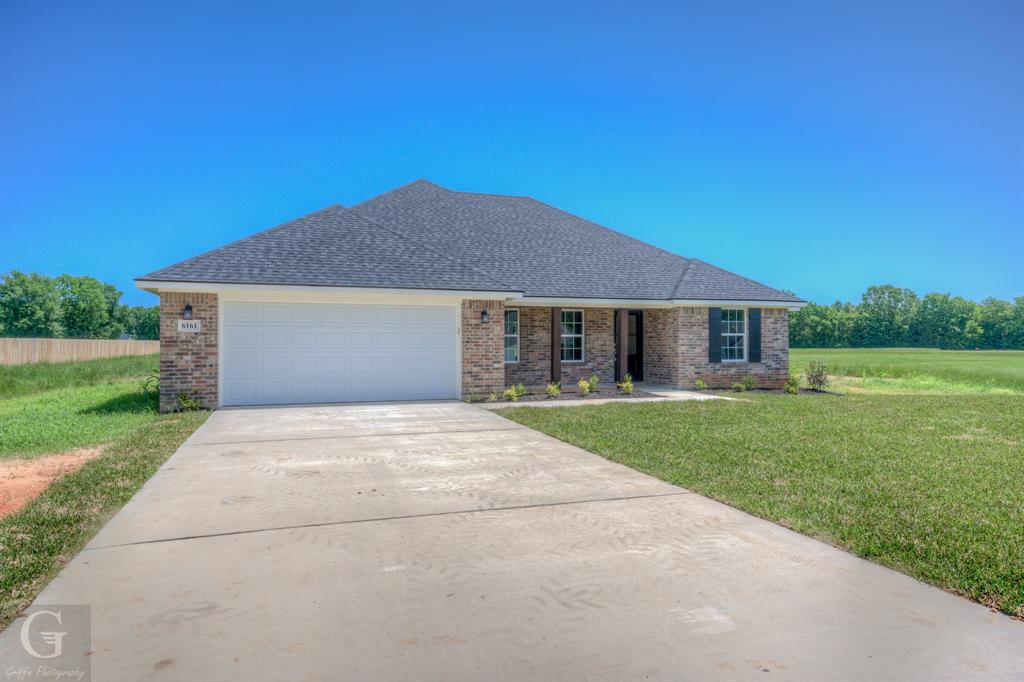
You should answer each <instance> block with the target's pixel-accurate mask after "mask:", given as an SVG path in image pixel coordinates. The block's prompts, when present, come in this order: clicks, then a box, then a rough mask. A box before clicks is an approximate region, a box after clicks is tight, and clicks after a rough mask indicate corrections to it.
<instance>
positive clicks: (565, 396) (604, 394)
mask: <svg viewBox="0 0 1024 682" xmlns="http://www.w3.org/2000/svg"><path fill="white" fill-rule="evenodd" d="M657 397H658V396H657V394H654V393H648V392H647V391H638V390H634V391H633V392H632V393H623V392H622V391H602V390H600V389H598V390H597V391H595V392H593V393H590V394H589V395H585V396H583V395H580V394H579V393H562V394H561V395H559V396H558V397H557V398H551V397H548V394H547V393H528V394H527V395H524V396H523V397H522V398H520V399H519V402H521V403H533V402H538V403H539V402H544V401H555V400H607V399H609V398H624V399H626V398H657ZM500 402H510V401H507V400H501V401H500Z"/></svg>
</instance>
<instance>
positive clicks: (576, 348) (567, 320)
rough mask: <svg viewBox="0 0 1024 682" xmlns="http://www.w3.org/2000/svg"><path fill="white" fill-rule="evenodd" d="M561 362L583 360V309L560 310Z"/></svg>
mask: <svg viewBox="0 0 1024 682" xmlns="http://www.w3.org/2000/svg"><path fill="white" fill-rule="evenodd" d="M562 362H583V311H582V310H563V311H562Z"/></svg>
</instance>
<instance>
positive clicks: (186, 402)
mask: <svg viewBox="0 0 1024 682" xmlns="http://www.w3.org/2000/svg"><path fill="white" fill-rule="evenodd" d="M178 409H179V410H181V411H182V412H195V411H196V410H201V409H203V401H202V400H200V399H199V398H193V397H191V396H190V395H189V394H188V393H185V392H184V391H182V392H181V393H179V394H178Z"/></svg>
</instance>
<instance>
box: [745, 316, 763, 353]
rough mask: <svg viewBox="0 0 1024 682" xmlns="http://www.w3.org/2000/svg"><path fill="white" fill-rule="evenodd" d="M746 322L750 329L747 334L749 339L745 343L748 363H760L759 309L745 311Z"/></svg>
mask: <svg viewBox="0 0 1024 682" xmlns="http://www.w3.org/2000/svg"><path fill="white" fill-rule="evenodd" d="M747 321H748V323H749V327H750V331H749V332H748V333H749V334H750V339H749V340H748V341H747V344H748V346H747V348H748V350H749V351H750V362H761V309H760V308H750V309H749V310H747Z"/></svg>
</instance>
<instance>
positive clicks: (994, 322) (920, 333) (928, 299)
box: [789, 285, 1024, 349]
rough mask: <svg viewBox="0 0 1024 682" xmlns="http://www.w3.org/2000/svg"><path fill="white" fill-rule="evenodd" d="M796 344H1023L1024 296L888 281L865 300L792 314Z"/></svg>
mask: <svg viewBox="0 0 1024 682" xmlns="http://www.w3.org/2000/svg"><path fill="white" fill-rule="evenodd" d="M789 329H790V345H792V346H793V347H794V348H842V347H893V346H908V345H914V346H921V347H925V348H950V349H957V348H995V349H998V348H1024V296H1021V297H1018V298H1016V299H1015V300H1014V302H1013V303H1009V302H1007V301H1000V300H997V299H994V298H987V299H985V300H984V301H982V302H981V303H975V302H974V301H970V300H967V299H965V298H963V297H961V296H951V295H949V294H943V293H930V294H927V295H925V296H924V297H923V298H921V299H918V298H917V296H916V295H915V294H914V293H913V292H912V291H910V290H908V289H898V288H896V287H893V286H889V285H884V286H877V287H871V288H869V289H868V291H867V292H865V294H864V296H863V298H862V301H861V303H860V305H854V304H851V303H841V302H838V301H837V302H836V303H834V304H832V305H831V306H822V305H817V304H814V303H810V304H808V305H807V306H805V307H804V308H803V309H801V310H799V311H797V312H795V313H793V314H792V315H791V316H790V323H789Z"/></svg>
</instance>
